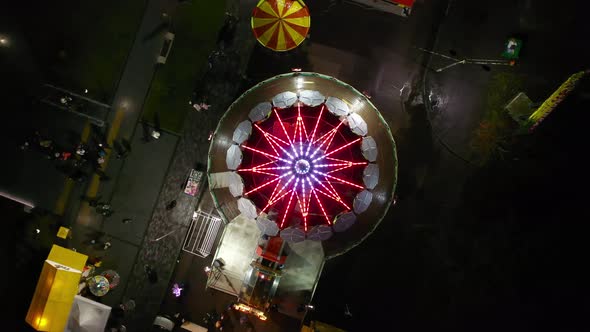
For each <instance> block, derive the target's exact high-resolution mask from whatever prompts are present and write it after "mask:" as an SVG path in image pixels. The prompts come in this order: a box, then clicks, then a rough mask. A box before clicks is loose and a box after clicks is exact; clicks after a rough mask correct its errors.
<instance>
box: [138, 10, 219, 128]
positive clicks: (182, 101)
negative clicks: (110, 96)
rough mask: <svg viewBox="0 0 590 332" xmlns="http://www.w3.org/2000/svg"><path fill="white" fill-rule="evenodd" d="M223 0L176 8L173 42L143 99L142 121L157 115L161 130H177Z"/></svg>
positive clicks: (207, 51) (213, 40) (210, 44)
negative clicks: (164, 62)
mask: <svg viewBox="0 0 590 332" xmlns="http://www.w3.org/2000/svg"><path fill="white" fill-rule="evenodd" d="M224 12H225V2H224V1H194V2H190V3H184V4H182V5H180V6H179V7H178V9H177V10H176V13H175V15H174V17H173V21H172V28H171V29H170V30H171V31H172V32H173V33H174V34H175V37H174V43H173V45H172V49H171V50H170V53H169V55H168V58H167V60H166V64H164V65H162V66H161V67H159V68H158V70H157V71H156V74H155V76H154V80H153V82H152V86H151V87H150V91H149V94H148V96H147V99H146V101H145V105H144V111H143V112H144V113H143V120H144V121H147V122H151V123H153V120H154V118H155V115H156V113H157V114H158V115H159V119H160V126H161V128H162V129H164V130H167V131H171V132H174V133H180V131H181V130H182V126H183V122H184V119H185V117H186V115H187V112H189V111H190V110H191V107H190V105H189V104H188V101H189V100H190V96H191V93H192V91H193V89H194V88H195V85H196V82H197V79H198V77H199V73H200V71H201V69H202V68H203V67H204V66H205V64H206V62H207V57H208V55H209V54H210V53H211V51H212V50H213V49H214V48H215V43H216V40H217V32H218V31H219V29H220V28H221V26H222V24H223V20H224Z"/></svg>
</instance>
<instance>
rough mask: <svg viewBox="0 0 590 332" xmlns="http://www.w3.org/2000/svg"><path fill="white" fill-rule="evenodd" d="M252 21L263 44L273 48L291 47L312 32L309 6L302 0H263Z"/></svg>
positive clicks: (276, 49) (253, 29) (285, 48)
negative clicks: (310, 30) (310, 29)
mask: <svg viewBox="0 0 590 332" xmlns="http://www.w3.org/2000/svg"><path fill="white" fill-rule="evenodd" d="M250 23H251V25H252V32H254V36H255V37H256V39H257V40H258V42H260V44H262V45H263V46H265V47H268V48H270V49H271V50H273V51H289V50H292V49H294V48H295V47H297V46H298V45H299V44H301V43H302V42H303V40H305V37H306V36H307V33H308V32H309V26H310V17H309V10H308V9H307V6H306V5H305V4H304V3H303V1H300V0H260V1H259V2H258V4H257V5H256V8H254V10H253V11H252V20H251V22H250Z"/></svg>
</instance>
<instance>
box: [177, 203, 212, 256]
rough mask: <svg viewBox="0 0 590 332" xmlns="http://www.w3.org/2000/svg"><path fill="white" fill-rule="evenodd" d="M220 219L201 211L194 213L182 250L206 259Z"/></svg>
mask: <svg viewBox="0 0 590 332" xmlns="http://www.w3.org/2000/svg"><path fill="white" fill-rule="evenodd" d="M220 226H221V218H219V217H218V216H214V215H211V214H208V213H205V212H203V211H200V210H199V211H195V213H194V214H193V220H192V221H191V224H190V226H189V229H188V232H187V233H186V238H185V239H184V244H183V246H182V250H184V251H186V252H189V253H191V254H193V255H197V256H199V257H203V258H205V257H207V256H209V254H211V249H212V248H213V244H214V243H215V238H216V237H217V233H218V232H219V227H220Z"/></svg>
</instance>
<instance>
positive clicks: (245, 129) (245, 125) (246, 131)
mask: <svg viewBox="0 0 590 332" xmlns="http://www.w3.org/2000/svg"><path fill="white" fill-rule="evenodd" d="M250 134H252V123H251V122H250V121H248V120H244V121H242V122H240V124H239V125H238V126H237V127H236V130H234V134H233V136H232V139H233V141H234V142H236V143H237V144H242V143H244V142H245V141H246V140H247V139H248V137H250Z"/></svg>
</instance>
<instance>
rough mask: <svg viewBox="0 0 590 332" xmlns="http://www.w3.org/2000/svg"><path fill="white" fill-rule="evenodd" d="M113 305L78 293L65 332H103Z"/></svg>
mask: <svg viewBox="0 0 590 332" xmlns="http://www.w3.org/2000/svg"><path fill="white" fill-rule="evenodd" d="M110 314H111V307H109V306H107V305H104V304H102V303H98V302H96V301H93V300H90V299H88V298H85V297H82V296H80V295H76V296H75V297H74V303H73V304H72V309H71V311H70V316H69V317H68V324H67V326H66V329H65V332H103V331H104V330H105V327H106V325H107V321H108V320H109V315H110Z"/></svg>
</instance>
